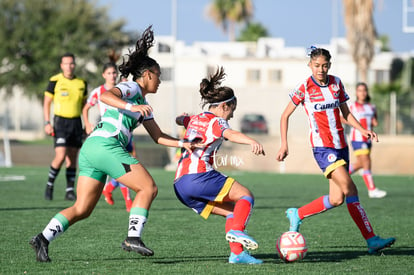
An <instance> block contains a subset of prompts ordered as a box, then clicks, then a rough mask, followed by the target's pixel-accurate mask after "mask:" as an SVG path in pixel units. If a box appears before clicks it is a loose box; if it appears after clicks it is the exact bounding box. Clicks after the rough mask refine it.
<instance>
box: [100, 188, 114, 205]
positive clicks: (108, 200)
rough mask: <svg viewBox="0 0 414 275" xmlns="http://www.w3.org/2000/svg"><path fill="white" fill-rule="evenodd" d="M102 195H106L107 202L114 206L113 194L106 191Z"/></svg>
mask: <svg viewBox="0 0 414 275" xmlns="http://www.w3.org/2000/svg"><path fill="white" fill-rule="evenodd" d="M102 195H104V197H105V201H106V202H107V203H108V204H109V205H114V200H113V199H112V193H111V192H108V191H106V190H105V189H104V190H103V191H102Z"/></svg>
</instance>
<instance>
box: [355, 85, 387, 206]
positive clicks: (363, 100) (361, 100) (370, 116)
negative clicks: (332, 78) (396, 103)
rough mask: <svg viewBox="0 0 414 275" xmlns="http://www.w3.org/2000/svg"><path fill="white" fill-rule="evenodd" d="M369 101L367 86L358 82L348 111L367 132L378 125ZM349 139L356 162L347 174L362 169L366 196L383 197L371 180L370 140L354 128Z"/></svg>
mask: <svg viewBox="0 0 414 275" xmlns="http://www.w3.org/2000/svg"><path fill="white" fill-rule="evenodd" d="M370 99H371V98H370V96H369V93H368V86H367V84H365V83H363V82H359V83H358V84H357V85H356V101H355V102H353V103H352V104H351V105H350V106H349V110H350V111H351V113H352V114H353V115H354V116H355V118H356V119H357V120H358V121H359V123H360V124H361V125H362V126H363V127H364V128H366V129H369V130H371V129H372V128H373V127H375V126H377V125H378V121H377V111H376V108H375V105H373V104H371V103H370ZM350 138H351V145H352V148H353V150H354V155H355V157H356V161H355V162H354V163H351V164H350V165H349V173H350V174H351V175H352V174H353V173H355V172H356V171H358V170H359V169H362V171H363V172H362V178H363V179H364V182H365V185H366V186H367V189H368V196H369V197H370V198H383V197H385V196H386V195H387V192H386V191H384V190H380V189H378V188H377V187H376V186H375V183H374V179H373V178H372V173H371V147H372V142H371V140H370V139H368V138H367V137H365V136H363V135H362V134H361V132H360V131H358V130H357V129H355V128H351V133H350Z"/></svg>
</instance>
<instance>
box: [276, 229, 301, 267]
mask: <svg viewBox="0 0 414 275" xmlns="http://www.w3.org/2000/svg"><path fill="white" fill-rule="evenodd" d="M276 250H277V253H278V254H279V257H280V259H282V260H283V261H285V262H294V261H297V260H302V259H303V258H305V256H306V252H307V251H308V248H307V247H306V240H305V238H304V237H303V235H302V234H300V233H299V232H293V231H289V232H285V233H283V234H282V236H280V237H279V239H277V243H276Z"/></svg>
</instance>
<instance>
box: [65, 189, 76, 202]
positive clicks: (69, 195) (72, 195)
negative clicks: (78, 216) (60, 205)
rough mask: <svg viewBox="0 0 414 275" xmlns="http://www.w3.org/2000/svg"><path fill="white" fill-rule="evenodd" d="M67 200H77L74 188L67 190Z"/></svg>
mask: <svg viewBox="0 0 414 275" xmlns="http://www.w3.org/2000/svg"><path fill="white" fill-rule="evenodd" d="M65 200H67V201H75V200H76V195H75V192H73V190H71V191H67V192H66V195H65Z"/></svg>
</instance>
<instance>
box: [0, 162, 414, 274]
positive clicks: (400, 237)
mask: <svg viewBox="0 0 414 275" xmlns="http://www.w3.org/2000/svg"><path fill="white" fill-rule="evenodd" d="M47 172H48V171H47V167H41V168H40V167H34V168H29V167H13V168H0V179H1V181H0V213H1V214H0V224H1V229H2V234H1V236H0V241H1V246H0V252H1V258H0V274H241V273H243V274H247V273H249V274H270V273H278V274H343V273H357V274H408V273H413V272H414V271H413V270H414V262H413V256H414V230H413V228H414V219H413V209H414V200H413V198H414V188H413V186H414V177H409V176H377V177H375V179H376V182H377V184H378V185H379V187H381V188H383V189H385V190H387V191H388V196H387V197H386V198H384V199H369V198H368V197H367V191H366V188H365V186H364V185H363V182H362V180H361V178H360V177H359V176H355V177H354V179H355V181H356V183H357V185H358V187H359V190H360V199H361V203H362V204H363V206H364V208H365V210H366V212H367V214H368V216H369V218H370V221H371V223H372V224H373V226H374V230H375V232H376V233H377V234H379V235H381V236H384V237H388V236H395V237H396V238H397V242H396V243H395V244H394V246H393V247H392V248H390V249H386V250H384V252H383V253H382V254H380V255H374V256H371V255H368V254H367V252H366V251H367V248H366V245H365V241H364V240H363V238H362V237H361V234H360V233H359V231H358V229H357V227H356V226H355V224H354V223H353V222H352V220H351V217H350V216H349V214H348V211H347V209H346V207H345V206H341V207H339V208H337V209H333V210H331V211H328V212H326V213H324V214H322V215H317V216H314V217H312V218H309V219H307V220H305V222H304V223H303V224H302V226H301V233H302V234H303V235H304V236H305V238H306V240H307V245H308V249H309V250H308V254H307V256H306V258H305V259H304V260H303V261H302V262H297V263H293V264H285V263H283V262H282V261H280V260H279V259H278V258H276V249H275V242H276V239H277V237H278V236H280V235H281V234H282V233H283V232H284V231H287V229H288V220H287V219H286V217H285V215H284V211H285V210H286V208H288V207H295V206H296V207H298V206H301V205H302V204H304V203H307V202H309V201H311V200H313V199H315V198H317V197H318V196H320V195H322V194H325V193H326V192H327V182H326V180H324V178H323V177H322V176H321V175H280V174H270V173H244V172H226V173H227V174H229V175H231V176H233V177H234V178H236V179H237V180H238V181H239V182H241V183H242V184H244V185H246V186H248V187H249V188H250V189H251V190H252V192H253V193H254V195H255V198H256V200H255V208H254V211H253V214H252V217H251V219H250V223H249V225H248V227H247V229H248V231H249V234H251V235H252V236H253V237H255V239H256V240H257V241H258V242H259V244H260V247H259V249H258V250H257V251H255V252H253V255H254V256H255V257H257V258H259V259H263V260H264V264H263V265H259V266H245V265H241V266H240V265H231V264H228V263H227V259H228V255H229V248H228V244H227V242H226V240H225V238H224V221H225V220H224V218H222V217H218V216H211V217H210V218H209V219H208V220H207V221H205V220H203V219H202V218H201V217H199V216H198V215H196V214H195V213H194V212H193V211H192V210H190V209H187V208H186V207H184V206H183V205H181V203H180V202H179V201H178V200H177V199H176V197H175V195H174V192H173V187H172V180H173V176H174V174H173V173H172V172H165V171H162V170H154V169H152V170H150V172H151V173H152V175H153V177H154V179H155V180H156V182H157V184H158V186H159V195H158V197H157V199H156V200H155V201H154V203H153V206H152V208H151V211H150V216H149V220H148V222H147V224H146V227H145V229H144V234H143V239H144V241H145V243H146V244H147V245H148V246H149V247H151V248H152V249H153V250H154V251H155V255H154V256H153V257H148V258H146V257H142V256H140V255H139V254H136V253H127V252H125V251H123V250H122V249H121V248H120V244H121V242H122V241H123V239H124V238H125V236H126V233H127V223H128V213H127V212H126V211H125V206H124V202H123V198H122V196H121V193H120V191H119V190H116V191H115V192H114V198H115V205H114V206H110V205H108V204H106V203H105V201H104V199H103V198H102V199H101V200H100V201H99V203H98V205H97V207H96V209H95V210H94V212H93V213H92V215H91V216H90V217H89V218H88V219H86V220H83V221H81V222H79V223H77V224H75V225H73V226H72V227H70V228H69V230H68V231H67V232H65V234H63V235H62V236H60V237H59V238H58V239H56V240H55V241H53V242H52V243H51V245H50V246H49V255H50V257H51V258H52V262H51V263H38V262H36V261H35V255H34V252H33V250H32V249H31V248H30V246H29V244H28V241H29V240H30V238H31V237H32V236H33V235H35V234H37V233H39V232H40V231H42V230H43V228H44V226H45V225H46V224H47V223H48V222H49V220H50V218H52V217H53V216H54V215H55V214H56V213H57V212H59V211H60V210H62V209H64V208H66V207H68V206H70V205H71V202H67V201H64V200H63V197H64V179H63V178H64V177H63V176H62V175H60V176H59V178H58V181H57V183H56V186H55V194H54V197H55V199H54V200H53V201H51V202H49V201H45V200H44V199H43V192H44V185H45V178H46V176H47ZM6 175H24V176H25V177H26V180H24V181H5V180H4V176H6Z"/></svg>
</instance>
